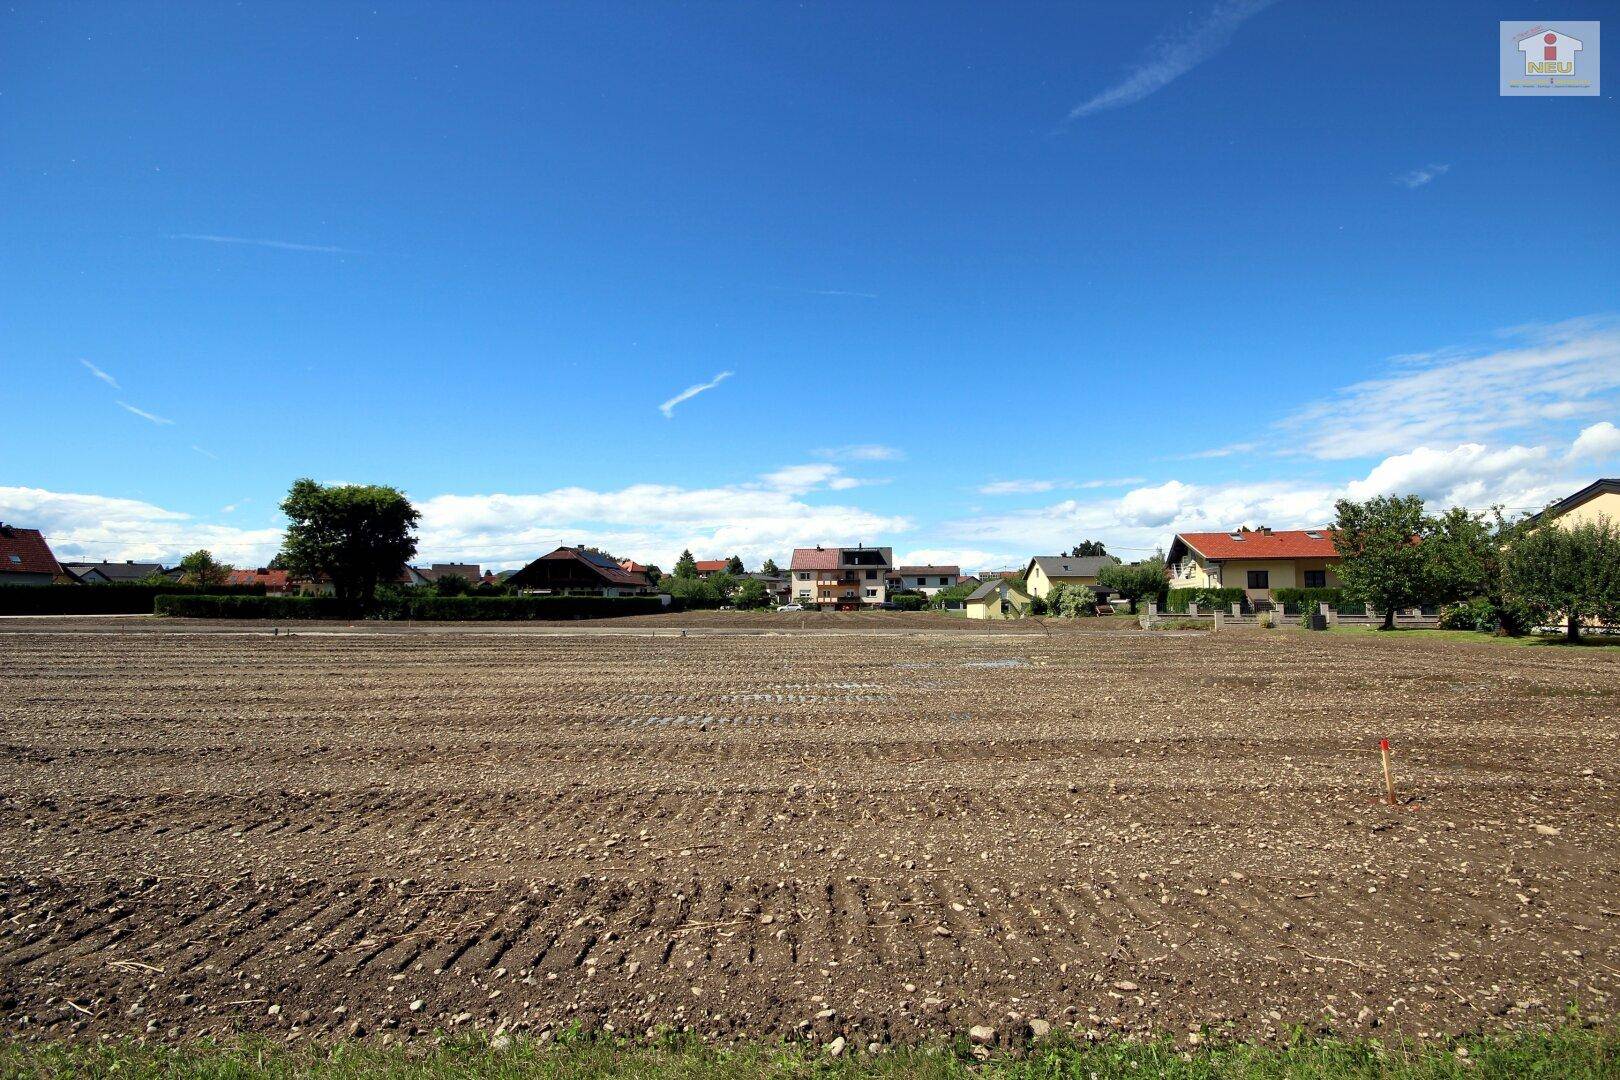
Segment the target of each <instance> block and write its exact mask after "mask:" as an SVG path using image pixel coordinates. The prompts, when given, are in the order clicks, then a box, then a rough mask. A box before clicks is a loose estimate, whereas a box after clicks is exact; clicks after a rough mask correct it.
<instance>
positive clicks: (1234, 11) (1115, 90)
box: [1068, 0, 1274, 120]
mask: <svg viewBox="0 0 1620 1080" xmlns="http://www.w3.org/2000/svg"><path fill="white" fill-rule="evenodd" d="M1273 2H1274V0H1220V2H1218V3H1217V4H1216V5H1215V6H1214V7H1213V8H1212V9H1210V13H1209V15H1208V16H1207V17H1206V18H1205V19H1204V21H1203V22H1201V23H1199V24H1197V25H1196V26H1192V27H1189V28H1187V29H1185V30H1182V31H1181V32H1179V33H1176V34H1169V35H1166V36H1164V37H1161V38H1160V39H1159V40H1158V41H1156V42H1155V43H1154V44H1153V45H1152V47H1151V48H1149V50H1148V54H1147V56H1146V57H1145V58H1144V59H1143V61H1142V63H1141V64H1139V65H1138V66H1137V67H1136V68H1135V69H1134V70H1132V71H1131V72H1130V73H1129V74H1128V75H1126V76H1125V78H1124V79H1122V80H1120V81H1119V82H1117V83H1115V84H1114V85H1113V86H1110V87H1108V89H1106V90H1103V91H1102V92H1101V93H1099V94H1097V95H1096V96H1094V97H1092V98H1089V99H1088V100H1086V101H1083V102H1081V103H1080V104H1078V105H1076V106H1075V107H1074V108H1072V109H1070V110H1069V117H1068V118H1069V119H1070V120H1078V119H1079V118H1080V117H1082V116H1090V115H1091V114H1092V113H1098V112H1103V111H1105V110H1107V109H1117V108H1120V107H1122V106H1125V105H1134V104H1135V103H1136V102H1138V101H1141V100H1142V99H1143V98H1145V97H1147V96H1148V95H1149V94H1152V93H1153V92H1154V91H1156V90H1161V89H1163V88H1164V87H1166V86H1168V85H1169V84H1170V83H1172V82H1174V81H1175V80H1177V79H1179V78H1181V76H1183V75H1185V74H1186V73H1187V72H1189V71H1191V70H1192V69H1193V68H1195V67H1197V66H1198V65H1199V64H1201V63H1203V62H1204V61H1205V60H1208V59H1209V58H1210V57H1211V56H1214V55H1215V54H1216V53H1217V52H1219V51H1220V50H1221V49H1222V48H1224V47H1225V46H1226V43H1227V42H1229V41H1231V40H1232V35H1233V34H1235V33H1236V32H1237V29H1238V27H1240V26H1242V25H1243V23H1244V22H1246V21H1247V20H1248V19H1250V18H1252V17H1253V16H1255V15H1257V14H1259V13H1260V12H1261V11H1264V10H1265V9H1266V8H1268V7H1270V6H1271V4H1272V3H1273Z"/></svg>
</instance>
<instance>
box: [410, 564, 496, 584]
mask: <svg viewBox="0 0 1620 1080" xmlns="http://www.w3.org/2000/svg"><path fill="white" fill-rule="evenodd" d="M416 572H417V573H419V574H421V575H422V576H423V577H425V578H427V579H428V580H429V581H438V580H439V579H440V578H442V577H459V578H466V579H467V580H468V581H477V580H478V579H479V577H480V575H481V574H482V572H483V568H482V567H481V566H479V565H478V564H477V563H464V562H436V563H434V564H433V565H432V566H430V567H428V568H427V569H426V570H423V569H421V568H420V567H418V568H417V570H416Z"/></svg>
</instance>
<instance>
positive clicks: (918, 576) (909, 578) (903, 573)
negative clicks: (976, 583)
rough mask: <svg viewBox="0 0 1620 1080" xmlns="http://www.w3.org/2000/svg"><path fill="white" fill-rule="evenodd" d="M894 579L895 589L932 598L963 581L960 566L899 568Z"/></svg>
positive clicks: (895, 570)
mask: <svg viewBox="0 0 1620 1080" xmlns="http://www.w3.org/2000/svg"><path fill="white" fill-rule="evenodd" d="M892 577H893V579H894V580H895V581H897V582H898V584H897V585H895V586H894V587H895V588H899V589H912V590H915V591H917V592H920V593H922V594H923V595H924V596H928V597H932V596H933V595H934V594H935V593H937V592H939V590H941V589H948V588H950V587H951V586H952V585H955V584H956V583H957V582H959V581H961V580H962V568H961V567H960V566H897V567H895V568H894V573H893V575H892Z"/></svg>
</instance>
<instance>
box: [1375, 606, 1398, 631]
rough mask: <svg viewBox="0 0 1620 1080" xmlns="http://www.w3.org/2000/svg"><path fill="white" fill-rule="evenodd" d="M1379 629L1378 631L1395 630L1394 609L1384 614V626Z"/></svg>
mask: <svg viewBox="0 0 1620 1080" xmlns="http://www.w3.org/2000/svg"><path fill="white" fill-rule="evenodd" d="M1379 629H1380V630H1393V629H1395V609H1394V608H1390V609H1389V610H1388V611H1386V612H1384V625H1383V626H1380V627H1379Z"/></svg>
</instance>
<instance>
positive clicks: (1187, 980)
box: [0, 613, 1620, 1045]
mask: <svg viewBox="0 0 1620 1080" xmlns="http://www.w3.org/2000/svg"><path fill="white" fill-rule="evenodd" d="M295 629H297V630H298V632H297V633H295V634H294V635H293V636H290V637H289V636H285V635H278V636H276V637H270V636H268V634H267V633H266V628H265V627H264V626H262V625H248V626H233V625H228V624H212V623H210V624H189V623H184V622H168V621H152V620H140V621H124V622H116V623H111V622H108V621H105V620H103V621H97V620H54V621H50V622H46V621H27V622H25V621H8V622H7V623H6V624H5V625H4V626H3V627H0V745H3V753H4V760H5V769H4V783H3V791H0V1025H3V1027H4V1030H5V1031H6V1032H7V1033H9V1034H12V1035H16V1036H21V1037H25V1038H32V1037H40V1038H63V1037H85V1036H95V1035H101V1034H106V1033H120V1034H129V1033H133V1034H147V1035H149V1036H150V1037H154V1038H160V1039H169V1040H179V1039H183V1038H192V1037H196V1036H200V1035H205V1034H227V1033H231V1032H236V1031H241V1030H250V1031H259V1032H265V1033H275V1034H280V1035H286V1036H287V1037H289V1038H299V1037H314V1038H323V1039H324V1038H335V1037H355V1036H360V1037H367V1038H376V1039H404V1038H411V1037H413V1036H418V1035H421V1034H422V1033H425V1032H430V1031H433V1030H436V1029H456V1030H468V1029H472V1028H482V1029H487V1030H490V1031H494V1030H497V1029H503V1028H504V1029H505V1030H509V1031H531V1032H536V1033H539V1032H545V1031H556V1030H559V1029H560V1028H561V1027H563V1026H565V1025H569V1024H575V1023H577V1024H579V1025H581V1026H583V1027H586V1028H597V1027H607V1026H609V1025H611V1026H612V1027H613V1029H615V1030H617V1031H621V1032H630V1033H639V1032H641V1031H644V1030H646V1029H648V1028H655V1027H664V1026H673V1027H680V1028H688V1029H692V1030H696V1031H698V1032H701V1033H703V1034H705V1035H709V1036H714V1037H717V1038H722V1039H725V1038H733V1037H743V1036H771V1037H774V1036H787V1037H802V1038H806V1039H812V1040H816V1041H828V1040H831V1039H833V1038H834V1037H836V1036H839V1035H842V1036H845V1037H846V1038H847V1039H848V1040H849V1042H850V1043H852V1044H855V1045H866V1044H868V1043H871V1042H880V1043H881V1042H891V1041H902V1042H910V1041H916V1040H918V1039H921V1038H931V1037H935V1036H940V1035H953V1034H958V1033H962V1032H965V1031H967V1030H968V1029H969V1028H970V1027H972V1026H974V1025H987V1026H990V1027H993V1028H995V1031H996V1034H995V1036H994V1040H995V1041H997V1042H1001V1043H1007V1042H1016V1041H1018V1040H1021V1039H1022V1038H1024V1037H1026V1035H1027V1033H1028V1031H1029V1030H1030V1026H1031V1025H1030V1021H1032V1020H1033V1021H1037V1023H1036V1024H1035V1025H1034V1026H1035V1027H1036V1028H1037V1029H1038V1028H1039V1027H1040V1026H1041V1025H1040V1023H1039V1022H1046V1023H1050V1024H1051V1025H1053V1026H1054V1027H1059V1028H1061V1027H1071V1026H1072V1027H1075V1028H1077V1029H1078V1030H1080V1031H1081V1032H1087V1033H1106V1032H1115V1031H1149V1030H1151V1031H1156V1032H1160V1033H1168V1034H1176V1035H1185V1034H1186V1033H1187V1032H1189V1031H1191V1030H1197V1029H1199V1028H1201V1027H1204V1026H1206V1025H1208V1026H1213V1027H1216V1028H1222V1029H1224V1030H1228V1031H1230V1032H1231V1033H1234V1034H1239V1035H1244V1036H1255V1037H1262V1038H1263V1037H1268V1036H1274V1035H1278V1034H1281V1033H1283V1032H1285V1031H1286V1030H1287V1028H1288V1027H1289V1026H1290V1025H1293V1024H1296V1023H1302V1024H1305V1025H1307V1026H1309V1027H1311V1028H1329V1029H1332V1030H1334V1031H1338V1032H1342V1033H1346V1034H1391V1033H1400V1034H1405V1035H1412V1036H1426V1035H1432V1034H1443V1033H1457V1032H1472V1031H1481V1030H1495V1029H1503V1028H1511V1027H1519V1026H1525V1025H1530V1024H1541V1023H1546V1022H1548V1021H1549V1020H1551V1019H1553V1018H1554V1017H1555V1016H1556V1015H1557V1014H1559V1013H1560V1012H1561V1011H1562V1010H1563V1009H1564V1008H1566V1007H1567V1006H1568V1005H1570V1004H1571V1003H1573V1004H1574V1005H1575V1006H1577V1007H1578V1008H1579V1009H1580V1010H1581V1011H1583V1012H1586V1013H1598V1014H1602V1015H1606V1016H1612V1015H1614V1014H1615V1011H1616V1010H1615V1004H1614V1003H1615V997H1614V995H1615V994H1616V992H1617V991H1620V798H1617V792H1620V787H1617V781H1620V764H1617V760H1620V759H1617V750H1620V655H1616V654H1615V653H1614V652H1612V651H1610V650H1601V651H1593V652H1582V651H1579V650H1563V649H1556V648H1545V649H1508V648H1500V647H1494V646H1491V645H1489V644H1480V645H1477V646H1475V645H1468V644H1457V643H1454V642H1426V641H1424V640H1423V639H1422V638H1421V635H1420V634H1419V633H1417V632H1410V633H1406V634H1402V635H1399V636H1397V637H1394V638H1386V637H1383V636H1378V635H1372V634H1368V635H1366V636H1365V637H1364V638H1363V637H1359V636H1350V635H1327V634H1315V635H1312V634H1306V633H1303V632H1298V631H1293V630H1279V631H1271V632H1266V631H1258V630H1253V631H1227V632H1223V633H1220V634H1202V633H1185V632H1183V633H1151V632H1143V631H1139V630H1135V629H1130V628H1128V624H1122V623H1118V622H1104V621H1101V620H1098V621H1093V622H1090V623H1086V624H1082V625H1081V626H1078V627H1068V626H1048V627H1041V626H1038V625H1036V624H1033V623H1023V624H1015V625H1012V626H1008V627H988V628H987V627H984V626H981V625H978V624H970V623H965V622H963V621H961V620H951V619H945V618H939V617H929V616H908V615H904V614H894V615H871V616H851V617H845V618H838V617H835V616H813V617H810V618H807V619H803V620H800V619H799V618H798V617H795V616H775V615H761V616H729V617H728V616H727V615H726V613H718V614H716V615H710V616H692V617H662V618H654V619H643V620H623V621H617V622H616V623H615V624H612V625H609V624H570V625H568V626H562V627H535V626H529V627H523V628H517V629H515V630H510V629H507V628H502V627H490V626H480V627H477V628H467V627H460V628H455V629H449V628H435V627H422V626H415V627H410V626H406V627H389V628H376V627H371V626H368V625H366V624H361V625H360V626H358V627H356V628H355V629H354V630H353V631H351V630H349V628H348V627H346V626H343V625H339V626H332V625H330V624H327V625H324V626H321V627H314V626H307V627H303V628H295ZM682 629H685V630H686V631H687V633H686V636H684V637H683V636H680V631H681V630H682ZM1380 737H1387V738H1389V739H1390V741H1391V742H1392V744H1393V745H1394V747H1395V751H1396V753H1395V773H1396V780H1397V783H1398V786H1399V790H1400V793H1401V802H1400V804H1399V805H1397V806H1395V807H1390V806H1387V805H1385V804H1384V802H1383V801H1382V788H1383V774H1382V770H1381V766H1380V762H1379V755H1378V752H1377V740H1378V739H1379V738H1380Z"/></svg>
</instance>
